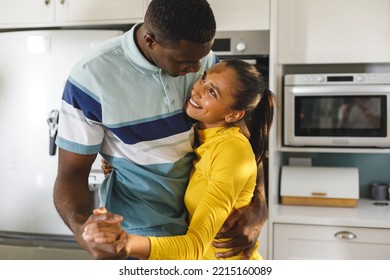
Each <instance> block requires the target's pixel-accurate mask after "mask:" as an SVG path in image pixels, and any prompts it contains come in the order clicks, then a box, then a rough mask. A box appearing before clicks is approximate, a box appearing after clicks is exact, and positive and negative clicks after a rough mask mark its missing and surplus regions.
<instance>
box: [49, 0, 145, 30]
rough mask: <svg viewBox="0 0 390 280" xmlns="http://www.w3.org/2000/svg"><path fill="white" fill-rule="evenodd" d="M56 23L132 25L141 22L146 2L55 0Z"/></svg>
mask: <svg viewBox="0 0 390 280" xmlns="http://www.w3.org/2000/svg"><path fill="white" fill-rule="evenodd" d="M55 1H56V7H55V8H56V22H57V23H72V24H74V23H75V22H80V23H84V24H86V23H101V24H104V23H133V22H138V21H142V20H143V17H144V15H145V11H146V6H147V1H146V0H55Z"/></svg>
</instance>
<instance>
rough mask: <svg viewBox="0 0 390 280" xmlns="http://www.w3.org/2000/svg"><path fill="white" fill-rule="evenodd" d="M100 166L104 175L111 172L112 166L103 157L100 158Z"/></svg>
mask: <svg viewBox="0 0 390 280" xmlns="http://www.w3.org/2000/svg"><path fill="white" fill-rule="evenodd" d="M101 163H102V164H101V166H100V169H101V170H102V172H103V174H104V176H107V175H110V173H111V172H112V166H111V165H110V164H109V163H108V161H106V160H105V159H103V158H102V160H101Z"/></svg>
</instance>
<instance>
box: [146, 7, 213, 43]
mask: <svg viewBox="0 0 390 280" xmlns="http://www.w3.org/2000/svg"><path fill="white" fill-rule="evenodd" d="M144 21H145V25H147V26H149V27H151V29H152V30H150V31H152V32H153V35H154V37H155V40H156V42H158V43H159V44H161V45H168V44H171V45H172V44H177V43H179V42H180V41H181V40H186V41H189V42H191V43H195V44H203V43H206V42H209V41H211V40H212V39H213V38H214V36H215V32H216V23H215V18H214V14H213V11H212V9H211V7H210V4H209V3H208V2H207V1H206V0H153V1H152V2H151V3H150V5H149V7H148V9H147V11H146V15H145V20H144Z"/></svg>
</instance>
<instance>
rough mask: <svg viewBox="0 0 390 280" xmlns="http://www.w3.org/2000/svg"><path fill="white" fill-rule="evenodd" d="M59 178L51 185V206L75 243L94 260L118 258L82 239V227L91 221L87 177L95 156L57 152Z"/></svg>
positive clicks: (91, 198) (90, 199)
mask: <svg viewBox="0 0 390 280" xmlns="http://www.w3.org/2000/svg"><path fill="white" fill-rule="evenodd" d="M58 156H59V158H58V174H57V178H56V181H55V184H54V195H53V196H54V204H55V207H56V209H57V211H58V213H59V214H60V216H61V218H62V219H63V220H64V222H65V224H66V225H67V226H68V227H69V228H70V229H71V231H72V232H73V234H74V238H75V240H76V241H77V242H78V244H79V245H80V246H81V247H82V248H83V249H85V250H87V251H88V252H89V253H90V254H91V256H92V257H93V258H95V259H103V258H118V257H119V256H113V255H109V254H107V253H104V252H103V251H100V250H97V249H96V248H95V244H93V243H91V242H85V241H84V239H83V238H82V233H83V230H84V226H85V225H87V224H89V223H91V222H92V221H93V219H94V216H93V215H91V214H92V210H93V208H94V205H93V197H92V194H91V192H90V191H89V187H88V177H89V173H90V170H91V166H92V164H93V162H94V161H95V159H96V154H95V155H79V154H75V153H71V152H68V151H65V150H63V149H59V153H58Z"/></svg>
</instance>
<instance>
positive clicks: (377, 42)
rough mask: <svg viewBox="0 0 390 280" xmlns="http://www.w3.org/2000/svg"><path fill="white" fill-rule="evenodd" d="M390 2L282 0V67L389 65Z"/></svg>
mask: <svg viewBox="0 0 390 280" xmlns="http://www.w3.org/2000/svg"><path fill="white" fill-rule="evenodd" d="M389 19H390V0H375V1H372V0H359V1H356V0H343V1H340V0H327V1H324V0H278V52H279V63H280V64H294V63H295V64H303V63H381V62H390V51H389V50H390V20H389Z"/></svg>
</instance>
